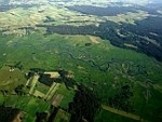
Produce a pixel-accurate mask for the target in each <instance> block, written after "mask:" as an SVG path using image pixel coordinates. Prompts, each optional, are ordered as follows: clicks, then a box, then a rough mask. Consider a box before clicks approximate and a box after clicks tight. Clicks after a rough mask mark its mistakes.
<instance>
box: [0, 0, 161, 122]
mask: <svg viewBox="0 0 162 122" xmlns="http://www.w3.org/2000/svg"><path fill="white" fill-rule="evenodd" d="M53 4H54V3H52V4H47V3H46V1H44V3H42V4H41V5H35V6H31V7H28V8H23V7H16V8H11V9H9V10H6V11H3V12H0V91H1V92H0V105H5V106H12V107H16V108H19V109H21V110H23V111H24V112H25V115H26V116H25V118H24V121H25V122H34V121H35V119H36V114H37V113H39V112H47V111H48V112H49V111H51V107H50V106H51V104H56V105H57V106H59V108H61V109H63V110H65V111H62V110H58V113H57V114H56V118H55V121H59V122H60V121H61V120H62V119H64V120H65V121H69V118H70V117H71V115H72V117H73V112H74V111H72V110H76V109H77V108H79V107H76V109H74V108H73V109H72V110H71V109H70V105H71V104H72V102H74V101H75V98H76V96H77V95H78V94H77V91H78V89H79V88H77V86H78V84H83V85H84V86H85V87H86V88H87V89H88V90H89V91H91V92H92V93H93V94H95V96H97V98H98V99H99V102H100V105H102V106H100V107H98V109H97V112H95V117H94V121H96V122H107V121H110V122H119V121H120V122H134V121H148V122H161V120H162V111H161V110H162V102H161V100H162V82H161V81H162V77H161V73H162V62H161V61H160V60H156V58H157V57H156V56H154V54H157V53H156V51H157V50H155V51H154V49H156V47H159V48H158V49H161V41H160V39H161V36H160V32H159V33H153V32H149V34H150V35H149V36H150V37H147V36H148V35H147V34H148V33H146V34H143V33H142V34H140V35H139V36H140V39H141V38H143V39H144V40H143V41H146V42H142V44H143V45H145V44H147V43H148V42H149V43H151V44H153V45H154V46H152V48H149V49H148V50H150V49H152V50H153V51H152V52H155V53H153V54H152V53H151V54H152V55H151V56H150V54H149V56H147V55H146V54H147V51H146V52H145V51H143V50H142V51H141V50H140V51H139V50H138V49H141V45H137V44H136V43H138V41H139V40H138V39H139V38H136V39H135V42H133V43H130V42H131V41H128V40H126V42H124V44H123V45H125V46H126V48H125V47H124V46H123V47H122V46H118V45H114V43H113V45H112V42H113V41H114V40H118V38H116V37H120V38H122V37H123V38H124V37H125V36H126V37H128V36H127V34H128V33H127V32H125V31H123V30H122V29H123V28H122V29H121V28H120V27H122V26H119V25H125V26H124V29H125V28H127V27H128V28H127V29H128V30H127V31H129V29H130V33H129V34H128V35H129V37H130V40H133V39H134V38H135V36H132V35H136V36H137V35H138V32H136V33H135V32H133V31H132V30H131V28H132V27H137V26H136V25H138V22H139V25H140V22H141V21H143V20H145V19H148V16H150V15H151V16H152V13H148V12H146V11H144V10H143V11H141V10H140V11H136V12H129V13H122V14H118V15H113V16H112V15H111V16H108V15H105V16H100V15H94V14H92V13H91V11H90V13H91V14H92V15H91V14H90V13H87V14H85V13H82V12H78V11H76V10H75V11H72V10H69V9H70V8H69V4H67V5H65V6H64V7H60V6H59V4H60V3H59V2H58V3H57V4H56V5H53ZM73 4H74V5H76V3H75V2H74V3H73ZM78 4H79V5H81V3H78ZM88 5H91V4H88ZM101 6H102V4H101ZM101 6H100V7H101ZM70 7H71V6H70ZM68 8H69V9H68ZM73 9H74V8H73ZM159 16H161V15H159ZM107 21H110V22H113V23H115V24H114V25H115V26H112V25H113V24H111V26H112V27H115V31H109V32H110V33H113V32H114V33H117V35H118V36H112V37H111V38H104V37H103V36H100V34H99V36H98V35H97V34H92V32H91V30H90V31H89V30H88V29H89V28H87V29H85V30H86V31H84V29H83V31H82V32H74V33H73V29H71V26H72V27H77V28H79V27H80V26H84V27H85V28H86V27H89V26H90V27H91V26H93V27H95V28H97V27H100V26H99V25H102V23H106V22H107ZM116 24H117V25H116ZM126 24H127V25H126ZM65 25H66V26H67V25H68V26H67V27H69V28H64V26H65ZM128 25H131V26H128ZM55 26H57V27H60V26H62V27H63V28H64V29H65V30H62V32H63V34H61V32H60V30H59V31H58V30H57V29H56V30H54V31H51V32H52V33H51V32H48V29H49V28H50V27H52V29H53V27H55ZM116 26H117V28H116ZM156 27H157V24H156ZM60 28H61V27H60ZM81 28H82V27H81ZM101 28H102V26H101ZM159 28H160V27H159ZM52 29H51V30H52ZM66 29H69V30H66ZM107 29H109V28H107ZM110 29H111V28H110ZM136 29H138V27H137V28H136ZM74 30H75V29H74ZM81 30H82V29H81ZM87 30H88V31H89V32H88V31H87ZM101 30H105V28H104V27H103V28H102V29H101ZM101 30H98V31H101ZM154 30H156V29H154ZM77 31H78V30H77ZM139 31H140V32H143V31H144V30H139ZM66 32H69V33H66ZM101 32H102V31H101ZM58 33H60V34H58ZM110 33H109V34H110ZM114 33H113V34H114ZM105 35H108V34H107V33H106V34H105ZM110 35H111V34H110ZM151 35H152V36H151ZM133 37H134V38H133ZM153 37H156V38H154V39H152V38H153ZM112 38H114V40H113V41H112ZM126 39H128V38H126ZM143 45H142V46H143ZM129 47H130V48H129ZM144 47H145V46H144ZM130 49H131V50H130ZM142 52H144V53H142ZM157 52H158V51H157ZM158 56H161V54H159V55H158ZM154 57H155V58H154ZM32 69H35V72H34V73H38V74H39V73H40V72H42V70H43V72H51V73H52V72H53V71H55V70H58V71H60V69H61V71H62V70H63V71H67V72H69V73H70V75H67V77H68V78H69V79H70V80H69V79H68V78H66V77H65V76H64V74H63V75H61V78H62V79H61V80H60V79H57V80H54V81H55V82H56V83H60V84H61V85H59V86H58V87H57V89H56V90H55V91H53V92H54V94H51V96H53V97H52V99H51V100H49V101H48V100H44V99H42V98H40V97H35V96H34V95H29V94H28V93H30V90H29V88H28V87H27V88H26V87H23V86H25V84H26V82H27V80H28V79H29V78H27V75H26V74H27V73H29V72H31V71H33V70H32ZM37 70H38V72H37ZM64 73H65V72H64ZM40 74H41V73H40ZM45 74H46V73H45ZM60 74H61V72H60ZM65 74H66V73H65ZM30 78H32V77H30ZM36 80H39V78H38V77H37V78H36ZM35 84H36V83H35ZM47 84H48V83H47ZM21 86H22V87H23V88H21ZM31 86H33V85H31ZM35 86H36V90H37V92H36V93H37V95H38V96H39V95H40V94H41V95H44V94H46V93H47V92H48V90H49V89H50V86H49V85H45V84H44V83H42V82H38V83H37V84H36V85H35ZM86 88H85V89H86ZM85 89H84V90H85ZM32 90H34V87H33V89H32ZM84 90H83V91H84ZM81 91H82V90H81ZM91 92H90V93H91ZM81 93H82V92H81ZM41 95H40V96H41ZM85 96H89V95H88V93H85ZM90 96H91V95H90ZM92 96H93V95H92ZM81 98H82V97H81ZM83 100H85V101H86V100H87V99H86V97H83ZM91 100H92V101H93V99H91ZM96 101H97V100H96ZM75 102H76V101H75ZM86 102H87V101H86ZM76 103H77V102H76ZM82 103H84V101H82ZM86 104H87V105H89V108H90V106H93V104H91V102H87V103H86ZM85 106H86V105H85ZM82 107H83V108H84V106H82ZM85 110H87V107H86V108H85ZM76 111H77V110H76ZM66 112H69V113H70V114H69V113H66ZM60 116H62V118H61V117H60ZM85 116H86V115H85ZM92 116H93V115H92ZM86 119H87V118H86Z"/></svg>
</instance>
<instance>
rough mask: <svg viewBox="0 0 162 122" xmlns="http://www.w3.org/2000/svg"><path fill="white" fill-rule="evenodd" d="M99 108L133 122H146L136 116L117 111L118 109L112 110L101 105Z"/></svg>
mask: <svg viewBox="0 0 162 122" xmlns="http://www.w3.org/2000/svg"><path fill="white" fill-rule="evenodd" d="M101 106H102V109H104V110H107V111H109V112H112V113H115V114H118V115H121V116H124V117H127V118H130V119H133V120H137V121H141V122H146V121H144V120H143V119H142V118H141V117H140V116H138V115H135V114H132V113H128V112H125V111H121V110H118V109H115V108H112V107H109V106H106V105H101Z"/></svg>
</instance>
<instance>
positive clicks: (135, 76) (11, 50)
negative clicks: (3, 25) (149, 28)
mask: <svg viewBox="0 0 162 122" xmlns="http://www.w3.org/2000/svg"><path fill="white" fill-rule="evenodd" d="M86 44H89V45H88V46H87V45H86ZM4 54H5V55H4ZM0 55H1V57H0V58H1V59H0V66H4V65H15V64H16V63H17V62H21V65H22V66H23V69H22V71H21V72H23V73H24V74H25V73H26V72H28V71H29V69H30V68H41V69H45V70H47V71H50V70H57V69H58V68H62V69H65V70H67V71H70V72H72V74H73V75H74V80H75V81H77V82H78V83H83V84H85V85H86V86H87V87H88V88H90V89H94V91H95V93H96V94H97V95H98V96H99V98H100V99H101V101H102V103H104V104H108V103H107V100H108V98H109V97H112V96H114V95H115V94H118V91H119V90H120V88H121V87H122V86H124V85H125V84H128V85H129V86H131V90H132V91H133V96H132V97H131V98H130V99H129V100H130V101H131V103H132V105H133V108H134V109H135V113H136V114H138V115H141V116H142V117H143V118H145V119H146V120H150V121H153V120H157V121H158V120H159V119H160V116H161V115H160V114H161V113H160V112H158V111H160V109H161V108H162V104H161V102H160V99H162V98H161V96H162V92H161V89H162V84H161V82H160V81H161V80H162V77H161V72H162V63H160V62H158V61H156V60H155V59H153V58H150V57H148V56H146V55H144V54H141V53H137V52H135V51H131V50H127V49H121V48H117V47H114V46H112V45H111V44H110V43H107V42H105V41H104V40H102V39H100V38H96V37H93V38H92V37H90V36H88V35H86V36H80V35H76V36H70V35H58V34H53V35H43V34H41V33H33V34H31V35H28V36H22V37H17V36H12V35H8V36H3V35H1V41H0ZM107 64H109V68H108V69H107V70H106V69H105V67H107ZM3 72H4V70H3V69H1V71H0V74H1V73H2V74H3ZM19 72H20V71H19ZM1 78H2V77H1ZM19 80H20V81H22V82H21V83H24V82H25V80H24V78H23V77H22V76H21V77H20V79H19ZM14 83H17V85H18V84H19V83H20V82H14ZM14 83H11V84H14ZM25 83H26V82H25ZM0 86H3V83H2V81H1V82H0ZM13 86H14V85H13ZM13 86H12V87H13ZM8 87H9V86H8ZM12 87H11V88H12ZM63 91H64V90H63ZM60 92H62V91H60ZM147 93H149V95H148V94H147ZM69 95H70V96H71V93H69V94H68V93H67V95H65V96H66V97H65V99H64V100H65V101H63V102H62V103H61V106H63V107H67V103H68V102H66V101H70V100H69V99H70V98H69ZM8 99H10V98H8ZM20 99H21V97H20ZM22 99H24V98H22ZM11 100H12V98H11ZM28 100H29V99H28ZM31 100H32V99H31ZM7 101H9V100H7ZM13 103H14V100H13ZM22 103H23V102H22ZM23 104H25V103H23ZM156 105H158V106H156ZM29 109H30V108H29ZM29 109H28V110H29ZM146 110H147V111H146ZM31 111H33V109H31ZM155 113H157V114H155ZM155 115H156V116H155ZM100 116H102V114H101V115H100ZM103 116H104V115H103ZM99 118H100V117H99Z"/></svg>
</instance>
